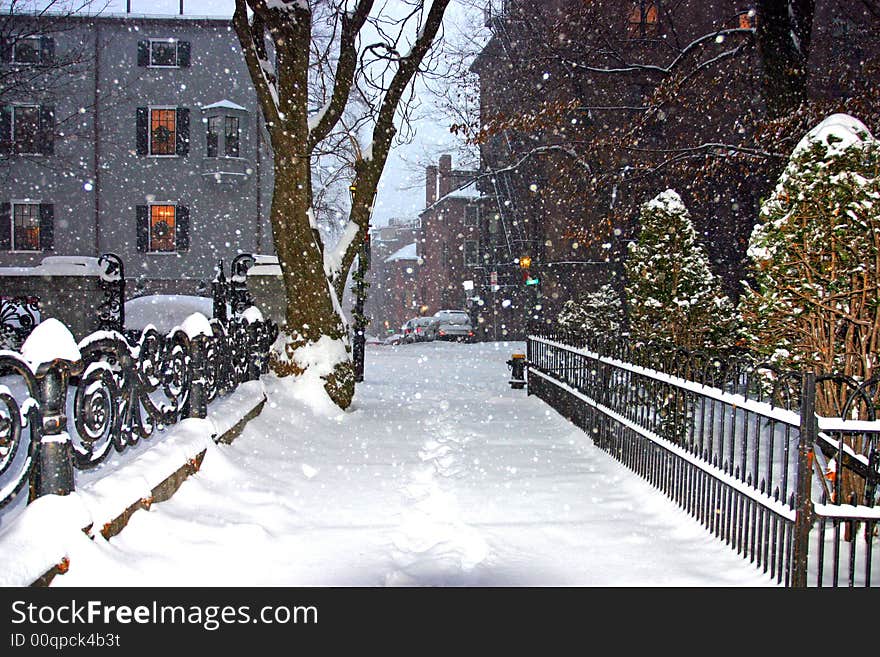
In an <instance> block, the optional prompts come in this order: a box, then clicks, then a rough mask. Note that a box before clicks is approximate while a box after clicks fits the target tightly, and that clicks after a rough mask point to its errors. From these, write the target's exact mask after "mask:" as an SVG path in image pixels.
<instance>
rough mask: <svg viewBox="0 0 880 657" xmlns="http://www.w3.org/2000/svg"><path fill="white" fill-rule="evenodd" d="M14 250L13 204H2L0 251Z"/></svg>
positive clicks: (0, 204)
mask: <svg viewBox="0 0 880 657" xmlns="http://www.w3.org/2000/svg"><path fill="white" fill-rule="evenodd" d="M10 250H12V204H11V203H0V251H10Z"/></svg>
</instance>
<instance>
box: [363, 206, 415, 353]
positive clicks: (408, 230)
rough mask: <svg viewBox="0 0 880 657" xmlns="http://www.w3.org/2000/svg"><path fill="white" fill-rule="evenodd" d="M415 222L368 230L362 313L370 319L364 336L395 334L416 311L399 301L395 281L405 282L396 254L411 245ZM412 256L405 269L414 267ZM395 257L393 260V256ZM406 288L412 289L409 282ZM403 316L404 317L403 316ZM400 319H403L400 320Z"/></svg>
mask: <svg viewBox="0 0 880 657" xmlns="http://www.w3.org/2000/svg"><path fill="white" fill-rule="evenodd" d="M417 231H418V221H417V220H415V219H401V218H398V217H395V218H392V219H390V220H389V222H388V224H387V225H385V226H377V227H374V228H372V229H371V230H370V270H369V273H368V275H367V282H368V283H369V284H370V287H369V288H368V290H367V301H366V305H365V314H366V316H367V317H368V318H369V320H370V324H369V326H368V328H367V333H370V334H372V335H376V336H380V337H381V336H383V335H388V334H391V333H396V332H397V331H398V330H399V329H400V325H401V324H403V322H405V321H406V320H408V319H410V318H411V317H413V316H414V315H416V314H418V309H416V310H413V309H412V303H411V302H406V301H404V300H402V297H401V291H400V290H399V289H398V287H397V285H398V281H400V280H406V276H403V274H406V272H405V271H403V272H402V271H401V270H400V269H401V266H402V265H401V263H402V260H400V255H401V254H400V253H399V252H400V251H401V249H404V253H406V251H405V249H406V248H408V247H410V246H411V245H413V244H414V243H415V240H416V235H417ZM413 255H414V256H416V257H415V258H414V259H412V260H411V261H410V264H409V265H407V266H409V267H413V268H418V258H417V255H416V254H415V251H413ZM393 256H397V257H393ZM408 289H414V288H413V283H412V282H410V284H409V285H408ZM404 316H405V317H404ZM401 317H403V320H402V321H401Z"/></svg>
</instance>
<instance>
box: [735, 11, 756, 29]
mask: <svg viewBox="0 0 880 657" xmlns="http://www.w3.org/2000/svg"><path fill="white" fill-rule="evenodd" d="M757 25H758V13H757V12H756V11H755V10H754V9H749V10H748V11H744V12H742V13H741V14H740V15H739V27H740V29H741V30H753V29H755V27H757Z"/></svg>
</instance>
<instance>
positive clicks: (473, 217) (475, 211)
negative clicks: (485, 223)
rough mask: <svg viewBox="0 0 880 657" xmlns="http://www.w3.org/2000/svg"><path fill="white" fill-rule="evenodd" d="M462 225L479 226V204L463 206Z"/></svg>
mask: <svg viewBox="0 0 880 657" xmlns="http://www.w3.org/2000/svg"><path fill="white" fill-rule="evenodd" d="M464 225H465V226H479V225H480V206H479V205H466V206H465V208H464Z"/></svg>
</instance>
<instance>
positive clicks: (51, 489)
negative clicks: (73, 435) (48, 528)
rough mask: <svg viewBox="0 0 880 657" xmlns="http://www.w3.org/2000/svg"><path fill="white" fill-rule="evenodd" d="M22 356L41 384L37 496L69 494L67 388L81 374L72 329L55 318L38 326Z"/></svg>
mask: <svg viewBox="0 0 880 657" xmlns="http://www.w3.org/2000/svg"><path fill="white" fill-rule="evenodd" d="M21 355H22V357H23V358H24V359H25V360H26V361H27V362H28V364H29V365H30V368H31V370H32V371H33V372H34V374H35V375H36V377H37V381H38V383H39V390H38V391H37V394H38V397H39V402H40V406H39V414H40V425H41V426H40V434H41V435H40V443H39V448H38V452H37V456H36V459H35V460H36V464H37V465H36V469H35V470H34V472H35V473H39V476H38V477H37V478H36V483H37V485H36V497H42V496H44V495H67V494H68V493H71V492H72V491H73V490H74V485H75V483H74V474H73V458H71V446H70V436H69V435H68V434H67V416H66V408H67V385H68V381H69V377H70V375H71V374H79V372H81V371H82V367H83V362H82V355H81V354H80V351H79V347H77V345H76V340H74V339H73V335H72V334H71V333H70V330H69V329H68V328H67V327H66V326H65V325H64V324H62V323H61V322H59V321H58V320H57V319H54V318H49V319H47V320H46V321H44V322H42V323H41V324H38V325H37V327H36V328H35V329H34V330H33V331H32V332H31V334H30V335H29V336H28V338H27V340H25V343H24V344H23V345H22V347H21Z"/></svg>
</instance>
